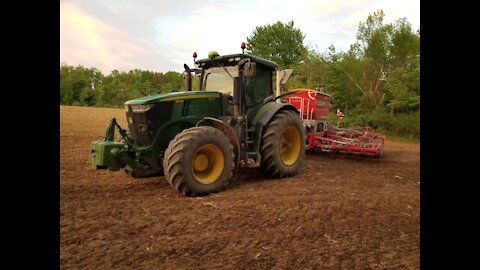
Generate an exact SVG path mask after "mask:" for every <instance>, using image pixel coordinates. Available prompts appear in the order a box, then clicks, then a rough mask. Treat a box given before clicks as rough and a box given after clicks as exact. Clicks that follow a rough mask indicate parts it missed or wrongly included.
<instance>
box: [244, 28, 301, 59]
mask: <svg viewBox="0 0 480 270" xmlns="http://www.w3.org/2000/svg"><path fill="white" fill-rule="evenodd" d="M304 38H305V35H304V34H303V33H302V31H301V30H300V29H298V28H296V27H294V23H293V21H291V22H288V23H286V24H284V23H282V22H280V21H278V22H276V23H274V24H267V25H262V26H257V27H256V28H255V30H254V31H253V33H252V34H251V35H250V37H247V41H248V44H247V52H248V53H249V54H252V55H256V56H260V57H263V58H266V59H269V60H272V61H274V62H276V63H277V64H278V65H279V67H280V68H288V67H292V66H293V65H294V64H298V63H299V62H300V60H301V58H302V55H304V54H305V53H306V51H307V48H306V47H305V46H304V45H303V39H304Z"/></svg>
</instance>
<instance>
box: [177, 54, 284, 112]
mask: <svg viewBox="0 0 480 270" xmlns="http://www.w3.org/2000/svg"><path fill="white" fill-rule="evenodd" d="M195 55H196V54H194V56H195ZM194 58H195V57H194ZM195 66H196V67H197V69H194V71H195V73H196V74H198V75H199V77H200V89H198V90H200V91H217V92H220V93H222V94H223V95H224V96H225V97H224V98H225V101H224V102H225V103H227V104H228V107H229V108H230V109H229V112H230V113H231V114H232V115H233V114H234V112H233V110H234V109H233V105H234V102H233V100H234V93H235V87H237V88H238V89H239V91H238V93H239V100H238V103H240V104H241V105H242V106H241V108H239V111H241V112H244V113H245V116H246V117H247V119H249V120H252V119H253V116H254V115H255V113H256V112H257V111H258V109H259V108H260V107H261V106H262V104H264V101H265V99H266V98H268V97H272V96H273V85H272V72H274V71H275V70H276V68H277V64H276V63H275V62H272V61H269V60H266V59H263V58H261V57H257V56H253V55H249V54H245V53H238V54H229V55H222V56H220V55H218V53H216V52H211V53H210V54H209V58H205V59H201V60H197V61H195ZM186 72H188V70H187V68H186Z"/></svg>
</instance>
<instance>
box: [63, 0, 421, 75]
mask: <svg viewBox="0 0 480 270" xmlns="http://www.w3.org/2000/svg"><path fill="white" fill-rule="evenodd" d="M379 9H383V11H384V13H385V18H384V23H391V22H394V21H396V20H397V19H399V18H402V17H405V18H407V21H409V22H410V23H411V24H412V28H413V29H414V30H416V29H419V27H420V0H343V1H342V0H295V1H292V0H237V1H231V0H201V1H200V0H102V1H98V0H82V1H73V0H60V63H61V64H68V65H71V66H78V65H82V66H84V67H88V68H90V67H95V68H98V69H99V70H101V71H102V73H103V74H105V75H108V74H109V73H110V72H111V71H112V70H114V69H117V70H120V71H129V70H132V69H142V70H151V71H156V72H167V71H177V72H182V71H183V64H184V63H186V64H187V65H190V66H193V57H192V54H193V52H197V54H198V58H197V59H202V58H206V57H207V55H208V53H209V52H210V51H217V52H218V53H219V54H220V55H222V54H232V53H241V49H240V44H241V43H242V42H247V37H249V36H250V35H251V34H252V33H253V31H254V30H255V27H256V26H261V25H266V24H273V23H275V22H277V21H281V22H283V23H287V22H289V21H292V20H293V21H294V26H295V27H297V28H298V29H300V30H301V31H302V32H303V33H304V34H305V39H304V45H306V46H309V47H310V48H314V49H316V50H317V51H319V52H324V51H325V50H326V49H327V48H328V47H329V46H330V45H332V44H333V45H334V46H335V48H336V49H337V51H347V50H348V49H349V47H350V45H351V44H353V43H354V42H355V41H356V38H355V35H356V33H357V30H358V24H359V23H360V22H365V21H366V19H367V17H368V15H369V14H373V12H374V11H376V10H379Z"/></svg>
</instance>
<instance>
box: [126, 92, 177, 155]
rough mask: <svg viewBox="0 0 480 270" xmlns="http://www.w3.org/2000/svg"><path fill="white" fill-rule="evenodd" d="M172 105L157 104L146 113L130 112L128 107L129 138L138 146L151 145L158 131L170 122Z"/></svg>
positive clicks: (169, 103) (167, 103) (170, 103)
mask: <svg viewBox="0 0 480 270" xmlns="http://www.w3.org/2000/svg"><path fill="white" fill-rule="evenodd" d="M173 104H174V101H170V102H162V103H158V104H155V106H153V107H152V108H151V109H150V110H148V111H146V112H132V109H131V107H130V106H129V108H128V112H127V122H128V129H129V130H130V137H131V138H132V139H133V140H134V141H135V142H136V143H137V144H138V145H140V146H147V145H150V144H152V141H153V138H154V136H155V134H156V133H157V131H158V129H159V128H160V127H161V126H162V125H163V124H165V122H167V121H168V120H170V117H171V116H172V109H173ZM130 118H131V119H132V121H130Z"/></svg>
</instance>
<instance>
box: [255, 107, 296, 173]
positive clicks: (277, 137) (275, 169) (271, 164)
mask: <svg viewBox="0 0 480 270" xmlns="http://www.w3.org/2000/svg"><path fill="white" fill-rule="evenodd" d="M260 153H261V155H262V161H261V165H262V168H263V170H264V171H265V173H267V174H268V175H270V176H272V177H278V178H282V177H288V176H292V175H295V174H296V173H297V172H298V170H299V169H300V167H301V166H302V163H303V160H304V158H305V127H304V126H303V123H302V120H301V119H300V117H298V115H297V114H296V113H295V112H293V111H280V112H279V113H277V114H276V115H275V116H274V117H273V118H272V120H271V121H270V122H269V123H268V124H267V126H266V127H265V129H264V132H263V134H262V141H261V146H260Z"/></svg>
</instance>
